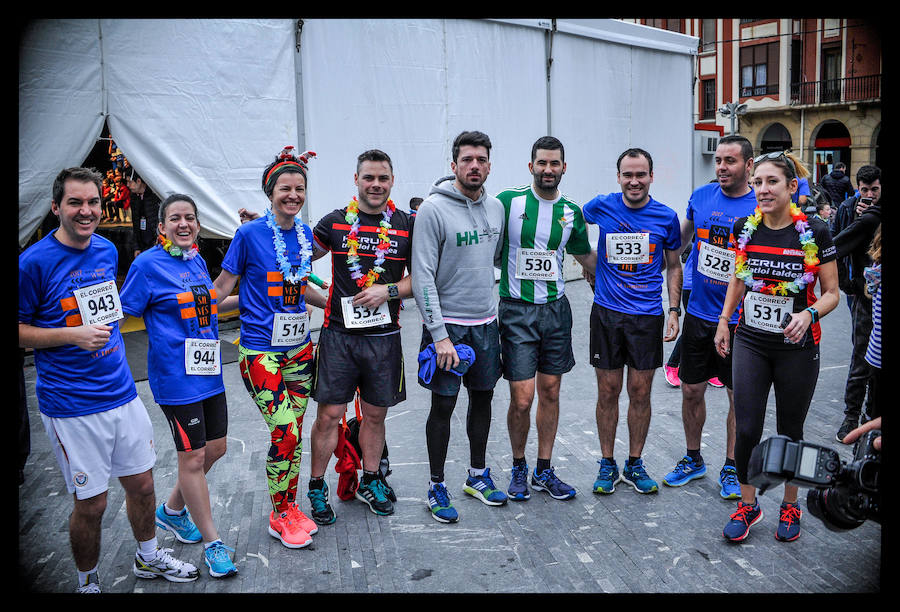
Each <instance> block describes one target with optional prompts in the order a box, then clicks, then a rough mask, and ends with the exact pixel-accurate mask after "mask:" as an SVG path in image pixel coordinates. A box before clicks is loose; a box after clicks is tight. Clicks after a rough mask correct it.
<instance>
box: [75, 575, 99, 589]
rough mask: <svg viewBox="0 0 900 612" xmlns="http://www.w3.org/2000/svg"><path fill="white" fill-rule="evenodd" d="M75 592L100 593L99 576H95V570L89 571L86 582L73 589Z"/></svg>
mask: <svg viewBox="0 0 900 612" xmlns="http://www.w3.org/2000/svg"><path fill="white" fill-rule="evenodd" d="M75 592H76V593H101V592H102V591H101V590H100V578H99V577H98V576H97V572H91V573H90V574H88V576H87V582H85V583H84V584H82V585H81V586H80V587H78V588H77V589H75Z"/></svg>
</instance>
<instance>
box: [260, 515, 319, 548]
mask: <svg viewBox="0 0 900 612" xmlns="http://www.w3.org/2000/svg"><path fill="white" fill-rule="evenodd" d="M269 535H271V536H272V537H273V538H278V539H279V540H281V543H282V544H284V545H285V546H287V547H288V548H303V547H304V546H309V544H310V543H311V542H312V537H311V536H310V535H309V533H307V532H306V530H304V529H303V527H301V526H300V523H299V522H298V521H297V520H296V518H295V517H293V516H292V513H291V512H290V509H288V510H286V511H284V512H282V513H280V514H276V513H275V512H272V513H271V514H270V515H269Z"/></svg>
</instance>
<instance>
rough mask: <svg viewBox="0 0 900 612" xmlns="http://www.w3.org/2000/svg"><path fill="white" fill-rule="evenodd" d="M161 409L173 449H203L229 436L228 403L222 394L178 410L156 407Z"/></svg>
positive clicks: (174, 407) (176, 407)
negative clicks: (172, 441) (212, 442)
mask: <svg viewBox="0 0 900 612" xmlns="http://www.w3.org/2000/svg"><path fill="white" fill-rule="evenodd" d="M159 407H160V408H162V411H163V414H164V415H166V420H167V421H168V422H169V429H170V430H171V431H172V438H173V439H174V440H175V448H176V449H177V450H179V451H192V450H197V449H198V448H203V447H204V446H206V443H207V442H209V441H210V440H218V439H219V438H224V437H225V436H226V435H227V434H228V403H227V401H226V400H225V392H224V391H223V392H222V393H219V394H217V395H213V396H211V397H207V398H205V399H202V400H200V401H199V402H194V403H193V404H184V405H181V406H163V405H162V404H160V406H159Z"/></svg>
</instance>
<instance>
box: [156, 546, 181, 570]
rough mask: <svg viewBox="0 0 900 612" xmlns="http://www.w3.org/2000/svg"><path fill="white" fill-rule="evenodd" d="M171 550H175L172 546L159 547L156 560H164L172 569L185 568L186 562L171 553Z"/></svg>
mask: <svg viewBox="0 0 900 612" xmlns="http://www.w3.org/2000/svg"><path fill="white" fill-rule="evenodd" d="M171 552H174V550H173V549H171V548H157V549H156V559H155V561H162V562H163V563H164V564H165V565H166V567H168V568H171V569H176V570H178V571H181V570H183V569H184V566H185V565H186V563H185V562H184V561H182V560H180V559H176V558H175V557H173V556H172V555H170V554H169V553H171Z"/></svg>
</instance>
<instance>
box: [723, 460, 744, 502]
mask: <svg viewBox="0 0 900 612" xmlns="http://www.w3.org/2000/svg"><path fill="white" fill-rule="evenodd" d="M719 486H720V487H721V490H720V491H719V495H721V496H722V499H740V498H741V483H739V482H738V477H737V470H736V469H734V467H733V466H730V465H725V466H722V471H721V472H719Z"/></svg>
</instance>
